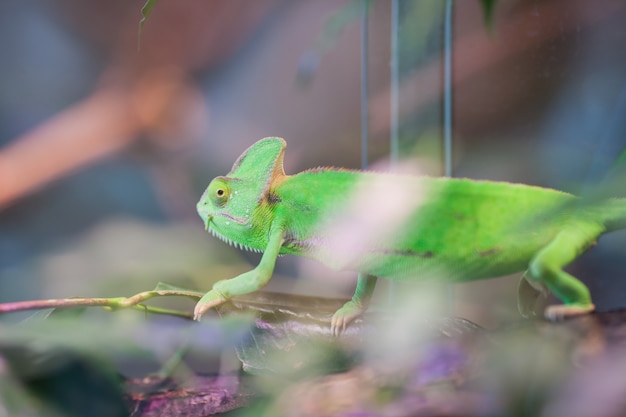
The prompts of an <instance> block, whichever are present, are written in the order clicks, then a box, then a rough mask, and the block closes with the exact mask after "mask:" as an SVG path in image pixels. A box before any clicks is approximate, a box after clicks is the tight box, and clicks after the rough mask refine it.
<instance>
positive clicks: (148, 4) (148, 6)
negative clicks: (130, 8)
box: [137, 0, 159, 49]
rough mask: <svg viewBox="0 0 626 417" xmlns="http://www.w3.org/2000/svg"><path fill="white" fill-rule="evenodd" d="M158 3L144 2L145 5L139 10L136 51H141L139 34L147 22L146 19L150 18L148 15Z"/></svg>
mask: <svg viewBox="0 0 626 417" xmlns="http://www.w3.org/2000/svg"><path fill="white" fill-rule="evenodd" d="M158 1H159V0H146V3H145V4H144V5H143V7H142V8H141V20H140V21H139V33H138V39H137V49H141V32H142V31H143V25H144V24H145V23H146V21H147V20H148V17H150V14H151V13H152V9H154V6H156V4H157V2H158Z"/></svg>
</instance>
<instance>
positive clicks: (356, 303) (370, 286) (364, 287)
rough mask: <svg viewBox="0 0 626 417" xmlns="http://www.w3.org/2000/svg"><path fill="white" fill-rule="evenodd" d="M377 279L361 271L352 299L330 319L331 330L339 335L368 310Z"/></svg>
mask: <svg viewBox="0 0 626 417" xmlns="http://www.w3.org/2000/svg"><path fill="white" fill-rule="evenodd" d="M376 280H377V278H376V277H375V276H373V275H367V274H362V273H359V277H358V279H357V283H356V290H355V291H354V295H353V296H352V299H351V300H350V301H348V302H347V303H345V304H344V305H343V307H341V308H340V309H339V310H337V311H336V312H335V314H333V317H332V319H331V321H330V331H331V333H332V334H333V335H335V336H339V334H340V333H341V332H343V331H344V330H346V326H347V325H348V324H349V323H350V322H352V321H353V320H354V319H356V318H357V317H359V316H360V315H361V314H363V313H364V312H365V310H367V306H368V305H369V303H370V300H371V299H372V294H373V293H374V288H376Z"/></svg>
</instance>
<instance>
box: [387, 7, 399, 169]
mask: <svg viewBox="0 0 626 417" xmlns="http://www.w3.org/2000/svg"><path fill="white" fill-rule="evenodd" d="M399 20H400V7H399V0H392V2H391V108H390V117H391V123H390V129H391V131H390V142H391V143H390V152H389V159H390V162H391V166H392V167H394V166H395V165H396V164H397V162H398V133H399V126H398V108H399V102H398V92H399V78H400V74H399V67H400V65H399V61H400V58H399V56H398V40H399V37H400V35H399V29H400V27H399V26H400V24H399V23H400V22H399Z"/></svg>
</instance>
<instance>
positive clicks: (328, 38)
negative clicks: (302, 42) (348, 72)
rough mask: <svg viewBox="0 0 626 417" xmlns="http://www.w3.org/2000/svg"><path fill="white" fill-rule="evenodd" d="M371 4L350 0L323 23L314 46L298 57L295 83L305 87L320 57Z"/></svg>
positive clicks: (365, 0)
mask: <svg viewBox="0 0 626 417" xmlns="http://www.w3.org/2000/svg"><path fill="white" fill-rule="evenodd" d="M372 3H373V2H372V0H352V1H351V2H350V3H348V4H347V5H345V6H343V7H341V8H340V9H339V10H337V11H336V12H335V13H333V14H332V15H331V16H330V17H329V18H328V19H327V20H326V22H324V28H323V29H322V32H321V33H320V34H319V35H318V37H317V39H316V40H315V45H314V46H313V47H311V48H310V49H309V50H307V51H305V52H304V53H303V54H302V56H301V57H300V62H299V63H298V71H297V74H296V82H297V83H298V84H299V85H300V86H307V85H308V84H309V83H310V82H311V80H312V79H313V76H314V75H315V72H316V71H317V68H318V66H319V64H320V61H321V56H322V55H323V54H325V53H326V52H328V50H330V49H331V48H332V47H333V46H334V45H335V43H336V42H337V39H339V37H340V36H341V34H342V33H343V31H344V29H345V28H346V27H348V26H349V25H350V24H352V22H354V21H355V20H356V19H358V18H359V17H360V16H361V14H362V12H363V9H364V8H365V10H366V11H367V12H369V9H370V8H371V6H372Z"/></svg>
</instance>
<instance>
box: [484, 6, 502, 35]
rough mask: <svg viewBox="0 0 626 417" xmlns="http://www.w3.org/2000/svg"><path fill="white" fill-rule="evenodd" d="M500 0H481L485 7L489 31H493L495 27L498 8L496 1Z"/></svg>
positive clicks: (486, 23) (486, 25)
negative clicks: (495, 15)
mask: <svg viewBox="0 0 626 417" xmlns="http://www.w3.org/2000/svg"><path fill="white" fill-rule="evenodd" d="M497 2H498V0H480V4H481V5H482V8H483V18H484V19H485V28H486V29H487V31H488V32H489V33H493V28H494V19H493V17H494V14H495V10H496V3H497Z"/></svg>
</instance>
